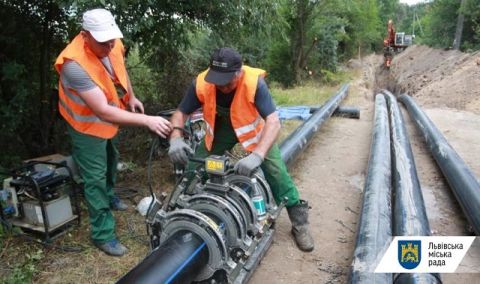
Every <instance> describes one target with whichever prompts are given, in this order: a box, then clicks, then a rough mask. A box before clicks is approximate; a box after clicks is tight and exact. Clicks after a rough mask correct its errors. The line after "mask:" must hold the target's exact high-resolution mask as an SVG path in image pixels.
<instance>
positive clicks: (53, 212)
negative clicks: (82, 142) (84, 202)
mask: <svg viewBox="0 0 480 284" xmlns="http://www.w3.org/2000/svg"><path fill="white" fill-rule="evenodd" d="M10 174H11V177H9V178H7V179H5V180H4V181H3V190H2V194H1V195H0V196H1V201H2V202H0V209H1V213H2V215H3V216H2V217H3V218H4V219H5V220H7V221H8V222H10V223H11V224H12V225H14V226H17V227H20V228H22V229H25V230H27V231H32V232H36V233H40V234H41V235H43V236H44V240H45V241H49V240H50V239H51V238H54V237H56V236H58V235H60V234H61V233H63V232H64V231H65V229H66V228H68V227H69V226H70V225H72V224H73V222H74V221H76V224H77V225H79V224H80V210H79V207H78V200H77V191H76V186H75V182H74V180H73V175H72V171H71V169H70V167H69V166H68V165H67V162H65V161H63V162H48V161H28V162H27V163H26V164H25V165H23V166H21V167H19V168H17V169H14V170H12V171H11V172H10ZM2 203H3V204H2ZM72 204H73V207H72Z"/></svg>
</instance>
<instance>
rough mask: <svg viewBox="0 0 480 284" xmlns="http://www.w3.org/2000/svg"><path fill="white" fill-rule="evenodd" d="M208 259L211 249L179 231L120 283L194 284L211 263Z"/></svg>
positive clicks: (189, 233)
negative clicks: (192, 283) (200, 273)
mask: <svg viewBox="0 0 480 284" xmlns="http://www.w3.org/2000/svg"><path fill="white" fill-rule="evenodd" d="M208 258H209V253H208V248H207V246H206V244H205V242H204V241H203V240H202V239H201V238H200V237H199V236H198V235H196V234H195V233H192V232H187V231H180V232H177V233H175V234H173V236H172V237H170V238H169V239H168V240H167V241H165V242H164V243H162V244H161V245H160V246H159V247H157V248H156V249H154V250H153V251H152V252H151V253H150V254H149V255H148V256H147V257H146V258H145V259H143V260H142V262H140V263H139V264H137V266H135V267H134V268H133V269H132V270H130V271H129V272H128V273H127V274H126V275H124V276H123V277H122V278H121V279H120V280H118V282H117V283H119V284H131V283H142V284H158V283H191V282H193V281H194V280H195V277H196V275H197V274H198V272H199V271H201V269H202V268H203V267H204V266H205V265H206V264H207V263H208Z"/></svg>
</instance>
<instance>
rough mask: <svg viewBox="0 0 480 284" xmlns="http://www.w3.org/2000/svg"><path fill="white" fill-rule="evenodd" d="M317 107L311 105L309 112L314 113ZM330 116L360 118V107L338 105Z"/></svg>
mask: <svg viewBox="0 0 480 284" xmlns="http://www.w3.org/2000/svg"><path fill="white" fill-rule="evenodd" d="M319 109H320V107H311V108H310V113H314V112H316V111H317V110H319ZM332 116H337V117H345V118H356V119H360V109H359V108H358V107H353V106H338V107H337V108H336V109H335V111H333V114H332Z"/></svg>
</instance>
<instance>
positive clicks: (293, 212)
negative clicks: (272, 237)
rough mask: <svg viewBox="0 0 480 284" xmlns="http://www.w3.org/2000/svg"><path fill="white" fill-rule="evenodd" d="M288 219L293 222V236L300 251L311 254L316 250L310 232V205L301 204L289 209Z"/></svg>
mask: <svg viewBox="0 0 480 284" xmlns="http://www.w3.org/2000/svg"><path fill="white" fill-rule="evenodd" d="M287 211H288V217H289V218H290V221H291V222H292V235H293V237H294V239H295V242H296V243H297V246H298V248H299V249H300V250H302V251H306V252H310V251H312V250H313V248H314V243H313V238H312V236H311V235H310V232H309V230H308V224H309V223H308V203H307V202H306V201H305V200H300V203H298V204H297V205H294V206H292V207H288V208H287Z"/></svg>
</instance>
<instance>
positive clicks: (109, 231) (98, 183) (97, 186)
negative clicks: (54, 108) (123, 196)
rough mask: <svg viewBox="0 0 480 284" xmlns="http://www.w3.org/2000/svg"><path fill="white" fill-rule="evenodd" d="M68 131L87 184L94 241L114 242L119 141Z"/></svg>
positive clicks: (74, 155)
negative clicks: (114, 210) (112, 208)
mask: <svg viewBox="0 0 480 284" xmlns="http://www.w3.org/2000/svg"><path fill="white" fill-rule="evenodd" d="M68 132H69V134H70V137H71V139H72V148H73V155H72V156H73V160H74V161H75V163H77V166H78V168H79V170H80V175H81V177H82V179H83V183H84V190H83V191H84V194H85V201H86V203H87V208H88V213H89V216H90V225H91V238H92V241H94V242H95V243H98V244H102V243H105V242H108V241H111V240H113V239H115V219H114V217H113V214H112V211H111V210H110V203H111V201H112V199H113V198H114V193H113V187H114V185H115V181H116V175H117V163H118V150H117V147H116V144H117V139H116V137H114V138H112V139H102V138H98V137H94V136H90V135H86V134H83V133H80V132H78V131H76V130H75V129H73V128H72V127H71V126H68Z"/></svg>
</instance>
